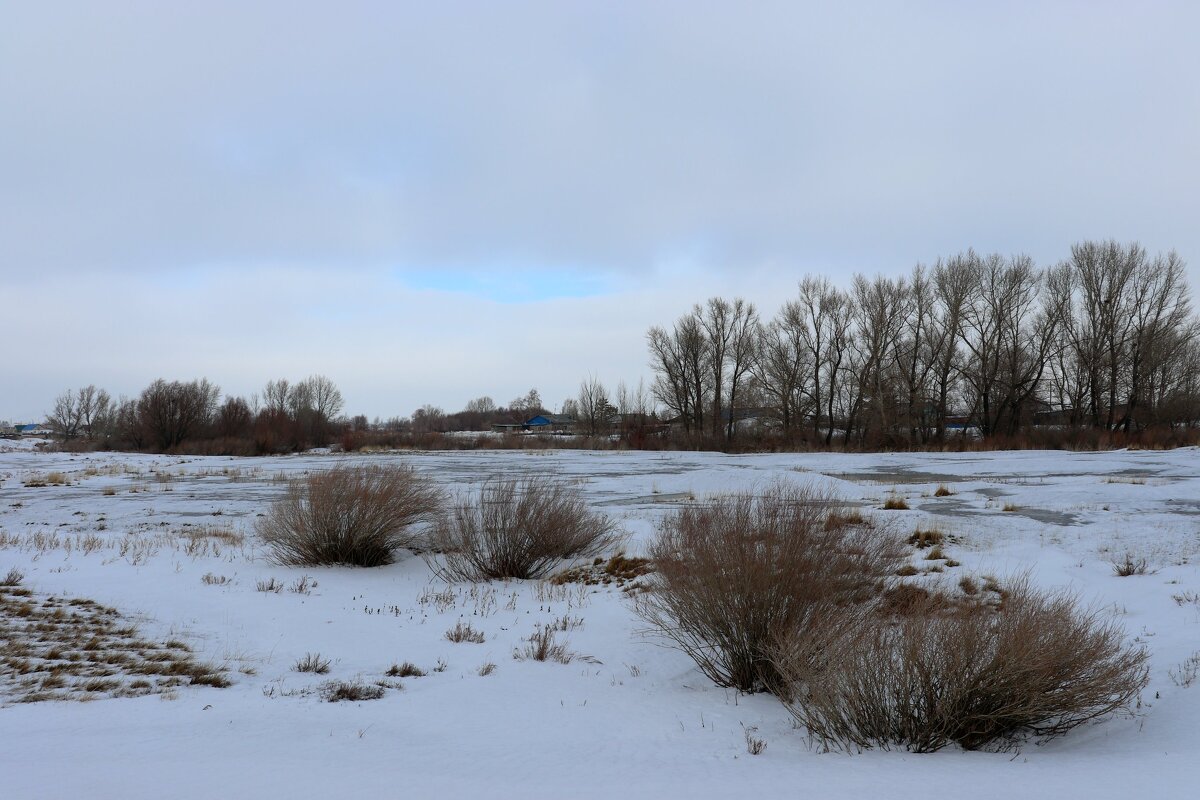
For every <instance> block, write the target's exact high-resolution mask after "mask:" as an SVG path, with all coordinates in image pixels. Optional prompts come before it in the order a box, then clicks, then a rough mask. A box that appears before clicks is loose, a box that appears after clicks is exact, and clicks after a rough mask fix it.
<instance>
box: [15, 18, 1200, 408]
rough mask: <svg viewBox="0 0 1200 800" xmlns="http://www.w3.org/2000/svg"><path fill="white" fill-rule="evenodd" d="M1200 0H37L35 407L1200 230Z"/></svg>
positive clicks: (520, 389) (525, 366) (440, 396)
mask: <svg viewBox="0 0 1200 800" xmlns="http://www.w3.org/2000/svg"><path fill="white" fill-rule="evenodd" d="M1197 30H1200V4H1197V3H1194V2H1179V3H1167V2H1161V3H1155V2H1142V3H1128V2H1114V3H1102V2H1063V3H1053V2H1045V1H1043V2H1031V3H1028V4H1025V3H1017V2H996V3H990V4H989V3H983V2H969V3H964V2H946V3H914V2H904V3H901V2H894V3H838V4H832V3H830V4H823V5H813V6H807V5H806V4H803V3H799V2H784V3H778V4H776V3H732V2H731V3H723V4H717V3H697V2H692V1H691V0H689V2H678V3H671V2H641V1H639V2H628V3H622V2H604V3H594V4H592V3H583V2H555V3H514V2H504V3H500V2H482V3H450V2H447V3H426V2H421V3H399V2H378V3H353V2H345V1H344V0H343V1H341V2H337V3H332V2H330V3H325V4H318V3H307V2H297V0H289V1H288V2H278V3H274V2H257V3H255V2H245V0H238V1H237V2H230V3H220V2H211V1H209V2H204V3H162V2H157V1H152V2H146V3H125V2H100V1H99V0H91V1H89V2H80V3H55V2H45V3H28V2H7V0H0V341H2V342H3V344H4V349H5V351H6V356H5V358H4V362H3V366H2V367H0V418H8V419H13V420H32V419H36V418H40V417H41V415H42V414H43V413H44V412H45V411H47V410H48V409H49V408H50V407H51V405H52V403H53V399H54V397H55V396H56V395H57V394H58V393H59V392H61V391H62V390H63V389H65V388H67V387H69V386H80V385H86V384H88V383H95V384H96V385H98V386H103V387H105V388H107V389H108V390H109V391H110V392H111V393H112V394H114V395H118V394H129V395H133V394H136V393H137V392H138V391H140V390H141V389H142V388H143V387H144V386H145V385H146V384H147V383H149V382H150V381H152V380H153V379H155V378H157V377H165V378H168V379H175V378H178V379H191V378H194V377H208V378H209V379H210V380H212V381H213V382H214V383H216V384H218V385H220V386H221V387H222V388H223V390H224V391H225V392H227V393H230V394H247V395H248V394H249V393H251V392H255V391H258V390H260V389H261V387H262V385H263V383H265V381H266V380H267V379H270V378H277V377H289V378H291V379H293V380H296V379H300V378H303V377H305V376H306V375H309V374H313V373H321V374H325V375H328V376H329V377H330V378H332V379H333V380H334V381H335V382H336V383H337V384H338V385H339V386H340V387H341V389H342V392H343V394H344V395H345V398H346V411H347V412H348V413H351V414H353V413H365V414H367V415H368V416H376V415H380V416H384V417H388V416H393V415H408V414H411V413H412V411H413V410H414V409H416V408H417V407H419V406H421V405H423V404H425V403H432V404H435V405H439V406H442V407H443V408H445V409H446V410H447V411H453V410H457V409H460V408H462V407H463V405H464V404H465V403H466V402H467V401H468V400H469V399H471V398H472V397H476V396H479V395H483V394H487V395H490V396H492V397H493V398H495V400H497V401H498V402H500V403H505V402H507V401H508V400H510V399H512V398H513V397H516V396H519V395H522V394H524V393H525V392H526V391H528V389H529V388H530V387H537V388H538V389H539V390H540V391H541V394H542V397H543V399H544V400H545V401H546V402H547V403H548V404H549V405H551V406H552V407H555V408H557V407H558V405H559V404H560V403H561V402H562V400H563V399H565V398H566V397H569V396H571V395H573V394H574V393H575V392H576V390H577V388H578V385H579V381H580V380H581V379H582V378H584V377H585V376H587V375H588V374H589V373H591V374H594V375H596V376H598V377H599V378H600V379H601V380H602V381H604V382H605V383H607V384H609V385H610V386H612V385H614V384H615V383H616V382H617V381H618V380H621V379H624V380H626V381H628V382H631V383H636V382H637V380H638V378H639V377H641V376H643V375H647V376H648V370H647V368H646V361H647V356H646V349H645V342H644V334H645V331H646V329H647V327H649V326H650V325H652V324H669V323H670V322H671V321H673V320H674V319H675V318H676V317H678V316H679V315H680V314H681V313H683V312H684V311H686V310H687V309H688V308H689V307H690V305H691V304H692V303H693V302H695V301H699V300H703V299H705V298H706V297H709V296H712V295H714V294H721V295H725V296H730V297H731V296H734V295H738V296H743V297H745V298H747V299H749V300H752V301H754V302H755V303H757V304H758V306H759V308H760V310H761V311H763V312H764V316H769V315H771V314H773V313H774V312H775V310H776V309H777V308H778V306H779V305H780V304H781V302H782V301H783V300H785V299H787V298H788V297H789V296H790V295H792V294H793V293H794V291H795V284H796V282H797V281H798V279H799V278H800V277H801V276H803V275H804V274H805V273H824V274H827V275H830V276H831V277H832V278H833V279H834V280H836V281H838V282H841V283H845V282H846V281H847V280H848V278H849V276H850V275H851V274H852V273H854V272H856V271H858V272H863V273H866V274H875V273H884V274H899V273H902V272H906V271H908V270H909V269H911V267H912V266H913V265H914V264H915V263H917V262H932V261H934V260H936V259H937V258H938V257H939V256H945V255H949V254H952V253H954V252H957V251H959V250H963V249H966V248H967V247H974V248H976V249H977V250H983V251H989V252H991V251H999V252H1002V253H1006V254H1008V253H1018V252H1025V253H1029V254H1030V255H1032V256H1033V257H1034V258H1035V259H1036V260H1037V261H1038V262H1039V263H1041V264H1044V265H1047V264H1052V263H1054V262H1056V261H1058V260H1060V259H1062V258H1063V257H1064V256H1066V255H1067V253H1068V252H1069V248H1070V245H1071V243H1072V242H1075V241H1078V240H1081V239H1085V238H1117V239H1120V240H1134V239H1136V240H1139V241H1140V242H1141V243H1142V244H1143V245H1145V246H1146V247H1147V248H1148V249H1149V250H1151V251H1152V252H1153V251H1159V250H1168V249H1172V248H1174V249H1175V250H1177V251H1178V252H1179V253H1180V255H1181V256H1182V257H1183V258H1184V259H1185V260H1186V261H1187V262H1188V264H1189V275H1190V279H1191V283H1192V285H1193V286H1200V269H1198V267H1200V224H1198V221H1200V214H1198V212H1200V203H1198V202H1197V191H1198V187H1200V157H1198V156H1200V150H1198V145H1197V143H1198V142H1200V48H1198V47H1197V46H1196V43H1195V36H1196V31H1197Z"/></svg>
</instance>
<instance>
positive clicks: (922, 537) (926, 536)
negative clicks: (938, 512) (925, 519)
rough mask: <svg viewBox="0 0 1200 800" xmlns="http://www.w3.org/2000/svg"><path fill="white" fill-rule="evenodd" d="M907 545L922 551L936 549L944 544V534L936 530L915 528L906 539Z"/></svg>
mask: <svg viewBox="0 0 1200 800" xmlns="http://www.w3.org/2000/svg"><path fill="white" fill-rule="evenodd" d="M908 543H909V544H911V545H912V546H913V547H916V548H917V549H918V550H924V549H925V548H926V547H937V546H940V545H942V544H945V543H946V534H945V533H943V532H942V531H940V530H937V529H936V528H931V529H929V530H924V529H921V528H917V529H916V530H915V531H913V533H912V536H909V537H908Z"/></svg>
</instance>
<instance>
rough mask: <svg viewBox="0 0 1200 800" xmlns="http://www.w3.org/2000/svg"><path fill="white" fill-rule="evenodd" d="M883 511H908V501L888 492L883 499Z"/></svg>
mask: <svg viewBox="0 0 1200 800" xmlns="http://www.w3.org/2000/svg"><path fill="white" fill-rule="evenodd" d="M883 510H884V511H908V501H907V500H905V499H904V497H903V496H901V495H898V494H890V495H888V496H887V499H886V500H884V501H883Z"/></svg>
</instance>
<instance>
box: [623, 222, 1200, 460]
mask: <svg viewBox="0 0 1200 800" xmlns="http://www.w3.org/2000/svg"><path fill="white" fill-rule="evenodd" d="M646 339H647V344H648V346H649V352H650V363H651V366H652V368H653V369H654V372H655V378H654V383H653V386H652V391H653V394H654V397H655V399H656V400H658V401H659V402H661V403H662V404H663V405H664V406H665V407H666V408H667V409H668V413H669V415H670V416H672V417H673V418H674V419H675V420H676V422H677V423H678V424H679V425H681V426H682V427H683V428H684V430H685V431H686V432H687V433H689V434H691V435H692V436H696V437H702V438H706V439H710V440H711V439H717V438H719V439H723V440H724V441H725V442H726V443H727V444H728V443H732V442H733V441H734V440H735V438H736V437H737V435H738V430H739V427H740V426H739V425H738V421H739V419H741V418H743V417H747V416H750V415H751V414H753V415H755V416H756V417H758V418H760V419H761V418H762V417H763V416H764V414H765V415H766V416H768V417H769V418H770V419H771V420H772V421H773V427H774V429H775V430H777V431H778V433H779V434H780V435H781V436H782V437H783V438H785V439H791V440H796V439H800V438H803V439H806V440H808V441H810V442H814V443H820V444H824V445H830V444H832V443H833V441H834V439H835V438H836V439H839V440H842V441H844V442H845V443H847V444H849V443H851V442H854V443H857V444H861V445H878V446H914V445H929V444H936V443H940V442H944V441H945V440H946V438H947V436H949V435H951V432H952V431H953V430H957V429H965V428H968V427H969V428H975V429H977V430H978V431H979V433H980V434H981V435H982V436H983V437H985V438H994V437H998V436H1016V435H1019V434H1022V433H1023V432H1026V431H1027V430H1028V429H1029V428H1030V427H1031V426H1033V425H1035V424H1036V425H1039V426H1041V427H1048V426H1062V427H1067V428H1071V429H1079V428H1089V429H1095V430H1101V431H1123V432H1125V433H1131V432H1137V431H1141V430H1145V429H1148V428H1155V427H1168V428H1170V427H1179V426H1195V425H1196V424H1197V423H1200V321H1198V320H1197V318H1196V316H1195V315H1194V314H1193V313H1192V310H1191V305H1190V298H1189V292H1188V286H1187V282H1186V277H1185V266H1184V263H1183V261H1182V260H1181V259H1180V258H1179V256H1178V255H1177V254H1176V253H1174V252H1169V253H1166V254H1159V255H1155V256H1150V255H1148V254H1147V252H1146V250H1145V249H1144V248H1142V247H1141V246H1140V245H1138V244H1136V243H1132V244H1120V243H1117V242H1113V241H1108V242H1082V243H1080V244H1077V245H1075V246H1073V247H1072V248H1071V255H1070V258H1068V259H1066V260H1064V261H1062V262H1061V263H1059V264H1057V265H1055V266H1052V267H1048V268H1040V267H1038V266H1037V265H1036V264H1034V262H1033V260H1032V259H1031V258H1029V257H1028V256H1024V255H1018V256H1011V257H1005V256H1002V255H998V254H991V255H981V254H978V253H976V252H975V251H974V250H968V251H966V252H964V253H959V254H957V255H955V256H952V257H950V258H946V259H939V260H938V261H937V262H935V263H934V264H933V265H932V266H925V265H920V264H919V265H917V266H916V267H914V268H913V270H912V271H911V273H910V274H909V275H907V276H904V277H901V278H887V277H882V276H879V277H875V278H867V277H865V276H862V275H856V276H855V277H854V279H853V281H852V284H851V286H850V287H849V288H848V289H841V288H838V287H836V286H834V285H833V284H832V283H831V282H830V281H829V280H828V279H826V278H823V277H813V276H808V277H805V278H804V279H803V280H801V281H800V283H799V287H798V293H797V296H796V297H795V298H793V299H791V300H789V301H787V302H786V303H784V304H783V306H782V307H781V308H780V309H779V311H778V312H777V313H776V314H775V316H774V317H773V318H771V319H769V320H764V319H763V318H762V317H761V316H760V314H759V311H758V309H756V308H755V307H754V305H753V304H751V303H747V302H745V301H743V300H741V299H735V300H726V299H723V298H719V297H718V298H711V299H709V300H708V301H707V302H705V303H703V304H697V305H695V306H693V308H692V309H691V311H689V312H688V313H686V314H684V315H683V316H681V317H680V318H679V319H678V320H676V321H675V323H674V324H673V325H672V326H670V327H669V328H667V327H659V326H655V327H652V328H650V330H649V331H648V332H647V335H646Z"/></svg>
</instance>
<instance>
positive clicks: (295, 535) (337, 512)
mask: <svg viewBox="0 0 1200 800" xmlns="http://www.w3.org/2000/svg"><path fill="white" fill-rule="evenodd" d="M441 505H442V493H441V491H440V490H439V489H438V488H437V487H436V486H434V485H433V483H432V482H431V481H430V480H429V479H428V478H426V477H424V476H423V475H421V474H419V473H418V472H417V471H416V470H414V469H413V468H412V467H408V466H359V467H337V468H335V469H331V470H329V471H327V472H321V473H317V474H314V475H309V476H308V477H306V478H301V479H298V480H294V481H291V482H289V484H288V488H287V492H286V494H285V495H284V496H283V497H282V498H281V499H280V500H278V501H276V503H275V504H274V505H273V506H272V507H271V510H270V512H269V513H268V514H267V516H266V517H263V518H262V519H260V520H259V522H258V525H257V530H258V534H259V536H261V537H262V539H263V541H264V542H266V544H267V545H268V546H269V547H270V548H271V551H272V555H273V556H274V558H275V560H276V561H278V562H279V563H281V564H291V565H302V566H316V565H321V564H350V565H352V566H359V567H376V566H380V565H383V564H389V563H391V561H392V557H393V553H394V552H395V551H396V550H397V549H399V548H402V547H413V546H415V545H416V544H417V540H416V537H415V535H414V534H413V533H412V532H411V531H410V528H411V527H412V525H413V524H414V523H416V522H419V521H422V520H432V519H433V518H434V516H435V515H436V514H437V512H438V510H439V509H440V508H441Z"/></svg>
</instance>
